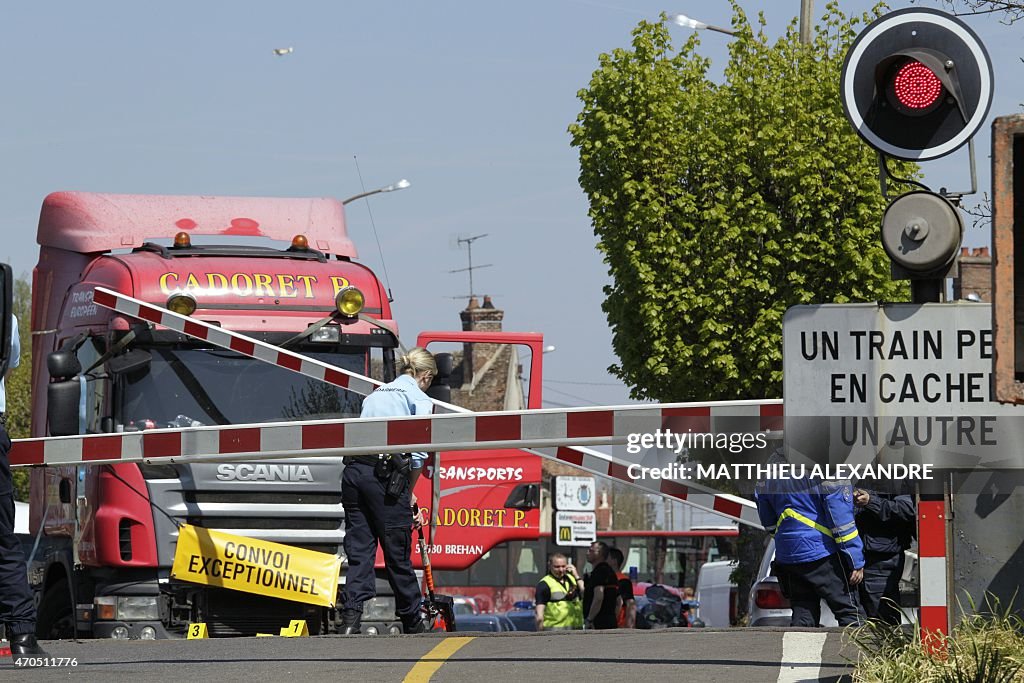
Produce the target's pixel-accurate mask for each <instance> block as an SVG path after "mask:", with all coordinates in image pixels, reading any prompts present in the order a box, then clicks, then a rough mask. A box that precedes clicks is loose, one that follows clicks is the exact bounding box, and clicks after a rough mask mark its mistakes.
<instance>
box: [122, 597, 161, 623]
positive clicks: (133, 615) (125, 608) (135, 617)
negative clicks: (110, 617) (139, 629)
mask: <svg viewBox="0 0 1024 683" xmlns="http://www.w3.org/2000/svg"><path fill="white" fill-rule="evenodd" d="M117 618H118V619H119V620H121V621H158V620H159V619H160V609H159V607H158V606H157V602H156V596H155V595H121V596H118V598H117Z"/></svg>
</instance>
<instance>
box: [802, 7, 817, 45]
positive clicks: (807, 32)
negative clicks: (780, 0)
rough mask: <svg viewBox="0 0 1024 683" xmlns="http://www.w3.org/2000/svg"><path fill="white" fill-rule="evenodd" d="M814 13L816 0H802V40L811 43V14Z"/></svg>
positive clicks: (807, 43)
mask: <svg viewBox="0 0 1024 683" xmlns="http://www.w3.org/2000/svg"><path fill="white" fill-rule="evenodd" d="M812 14H814V0H800V42H801V43H803V44H804V45H810V44H811V23H812V21H813V20H812V19H811V15H812Z"/></svg>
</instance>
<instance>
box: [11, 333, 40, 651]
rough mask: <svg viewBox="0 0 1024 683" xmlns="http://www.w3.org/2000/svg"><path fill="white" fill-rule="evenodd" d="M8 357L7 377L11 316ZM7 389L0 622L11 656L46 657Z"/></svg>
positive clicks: (15, 345) (14, 344)
mask: <svg viewBox="0 0 1024 683" xmlns="http://www.w3.org/2000/svg"><path fill="white" fill-rule="evenodd" d="M11 326H12V329H11V360H10V367H9V368H8V369H7V373H6V374H5V378H6V376H8V375H10V374H11V370H13V369H14V368H16V367H18V363H19V361H20V356H21V343H20V341H19V340H18V319H17V318H15V317H14V316H13V315H12V316H11ZM6 410H7V388H6V386H5V382H4V380H3V379H0V622H2V623H3V624H4V625H5V626H6V627H7V637H8V639H9V640H10V641H11V656H12V657H14V659H15V660H17V659H18V658H19V657H25V656H33V657H45V656H46V652H44V651H43V649H42V648H41V647H39V643H38V642H36V606H35V603H34V602H33V601H32V591H31V590H30V589H29V586H28V571H27V569H26V567H25V554H24V553H23V552H22V550H21V542H20V541H19V540H18V538H17V536H15V535H14V482H13V481H12V478H11V464H10V462H8V460H7V453H8V452H9V451H10V450H11V438H10V437H9V436H8V435H7V413H6Z"/></svg>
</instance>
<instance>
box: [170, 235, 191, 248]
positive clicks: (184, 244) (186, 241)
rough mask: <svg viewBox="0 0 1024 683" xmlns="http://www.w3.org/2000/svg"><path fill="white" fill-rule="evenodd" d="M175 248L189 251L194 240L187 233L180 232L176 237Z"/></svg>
mask: <svg viewBox="0 0 1024 683" xmlns="http://www.w3.org/2000/svg"><path fill="white" fill-rule="evenodd" d="M174 246H175V247H177V248H178V249H188V248H189V247H191V246H192V238H191V237H189V236H188V233H187V232H179V233H178V234H177V235H175V236H174Z"/></svg>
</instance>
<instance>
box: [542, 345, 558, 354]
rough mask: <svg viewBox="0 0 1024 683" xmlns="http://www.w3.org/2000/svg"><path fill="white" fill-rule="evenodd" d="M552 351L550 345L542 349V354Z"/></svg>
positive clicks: (552, 347)
mask: <svg viewBox="0 0 1024 683" xmlns="http://www.w3.org/2000/svg"><path fill="white" fill-rule="evenodd" d="M554 350H555V347H554V346H553V345H551V344H548V345H547V346H545V347H544V348H543V352H544V353H551V352H552V351H554Z"/></svg>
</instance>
